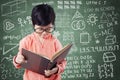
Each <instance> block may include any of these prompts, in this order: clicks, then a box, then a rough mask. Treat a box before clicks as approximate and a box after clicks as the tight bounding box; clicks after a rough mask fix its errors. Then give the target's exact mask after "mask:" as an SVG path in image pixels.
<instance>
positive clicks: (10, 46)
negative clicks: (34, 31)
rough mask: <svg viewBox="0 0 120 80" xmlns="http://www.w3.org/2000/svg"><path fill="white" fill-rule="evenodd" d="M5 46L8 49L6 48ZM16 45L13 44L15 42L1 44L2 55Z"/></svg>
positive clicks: (16, 45)
mask: <svg viewBox="0 0 120 80" xmlns="http://www.w3.org/2000/svg"><path fill="white" fill-rule="evenodd" d="M7 47H8V48H9V49H7V50H6V48H7ZM17 47H18V44H15V43H5V44H4V45H3V55H6V54H8V53H9V52H10V51H12V50H14V49H15V48H17Z"/></svg>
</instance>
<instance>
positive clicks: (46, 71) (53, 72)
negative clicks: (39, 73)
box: [45, 67, 58, 76]
mask: <svg viewBox="0 0 120 80" xmlns="http://www.w3.org/2000/svg"><path fill="white" fill-rule="evenodd" d="M57 71H58V67H55V68H53V69H52V70H45V76H51V75H52V74H55V73H57Z"/></svg>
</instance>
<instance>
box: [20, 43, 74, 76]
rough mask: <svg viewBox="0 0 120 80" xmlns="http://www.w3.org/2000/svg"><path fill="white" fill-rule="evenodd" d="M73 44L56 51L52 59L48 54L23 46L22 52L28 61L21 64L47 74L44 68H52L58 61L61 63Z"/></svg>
mask: <svg viewBox="0 0 120 80" xmlns="http://www.w3.org/2000/svg"><path fill="white" fill-rule="evenodd" d="M71 46H72V44H68V45H66V46H65V47H63V48H62V49H61V50H60V51H58V52H56V53H55V55H54V56H53V57H52V59H51V60H50V59H49V58H47V57H46V56H43V55H39V54H36V53H34V52H31V51H28V50H26V49H23V48H22V54H23V56H24V57H25V60H27V62H26V63H22V64H21V66H22V67H23V68H26V69H28V70H31V71H33V72H36V73H39V74H42V75H45V74H44V70H50V69H52V68H54V67H55V66H56V64H57V63H60V62H61V61H62V60H63V59H64V58H65V57H66V56H67V54H68V52H69V50H70V48H71Z"/></svg>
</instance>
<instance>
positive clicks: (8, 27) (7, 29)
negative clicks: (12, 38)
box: [3, 19, 15, 33]
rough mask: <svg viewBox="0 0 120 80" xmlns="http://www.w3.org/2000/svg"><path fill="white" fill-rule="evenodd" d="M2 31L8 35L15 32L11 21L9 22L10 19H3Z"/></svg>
mask: <svg viewBox="0 0 120 80" xmlns="http://www.w3.org/2000/svg"><path fill="white" fill-rule="evenodd" d="M3 26H4V27H3V30H4V31H5V32H6V33H10V32H12V31H13V30H15V25H14V23H13V21H11V20H10V19H5V20H4V21H3Z"/></svg>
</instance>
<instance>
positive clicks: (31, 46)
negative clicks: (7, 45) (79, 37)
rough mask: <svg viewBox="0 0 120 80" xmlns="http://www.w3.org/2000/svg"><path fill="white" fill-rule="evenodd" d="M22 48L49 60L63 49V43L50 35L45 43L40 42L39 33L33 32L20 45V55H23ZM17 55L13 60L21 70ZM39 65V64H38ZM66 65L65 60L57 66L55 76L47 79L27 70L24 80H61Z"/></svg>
mask: <svg viewBox="0 0 120 80" xmlns="http://www.w3.org/2000/svg"><path fill="white" fill-rule="evenodd" d="M22 48H24V49H27V50H29V51H32V52H35V53H36V54H42V55H45V56H47V57H48V58H49V59H51V58H52V56H53V55H54V54H55V52H56V51H58V50H60V49H61V48H62V45H61V43H60V42H59V40H58V39H57V38H55V37H54V36H52V35H51V34H49V35H48V36H47V37H46V38H45V40H44V42H43V43H41V42H40V40H39V36H38V35H37V33H35V32H33V33H31V34H29V35H27V36H26V37H24V38H23V39H22V40H21V41H20V43H19V51H18V54H22V53H21V51H22ZM16 57H17V55H16V56H14V58H13V64H14V66H15V67H16V68H21V65H20V64H18V63H16V61H15V59H16ZM36 64H37V62H36ZM65 65H66V60H63V61H62V62H61V63H58V64H57V67H58V72H57V73H56V74H53V75H52V76H51V77H49V78H46V77H44V76H43V75H41V74H38V73H35V72H32V71H30V70H27V69H25V72H24V75H23V80H61V73H62V72H63V71H64V69H65Z"/></svg>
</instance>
